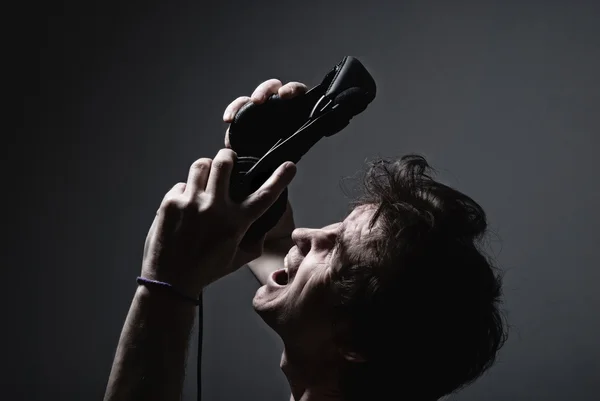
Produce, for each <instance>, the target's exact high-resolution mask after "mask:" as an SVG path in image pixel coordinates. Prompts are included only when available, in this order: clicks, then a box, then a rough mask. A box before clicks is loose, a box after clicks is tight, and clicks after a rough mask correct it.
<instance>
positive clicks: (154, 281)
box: [136, 277, 202, 306]
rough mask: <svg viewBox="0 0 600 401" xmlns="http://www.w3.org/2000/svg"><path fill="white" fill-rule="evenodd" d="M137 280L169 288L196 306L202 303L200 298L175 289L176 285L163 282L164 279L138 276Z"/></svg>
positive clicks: (140, 283) (145, 283) (142, 283)
mask: <svg viewBox="0 0 600 401" xmlns="http://www.w3.org/2000/svg"><path fill="white" fill-rule="evenodd" d="M136 281H137V283H138V284H139V285H144V286H147V284H150V285H152V284H154V285H158V286H160V287H165V288H168V289H169V290H170V291H171V292H172V293H174V294H176V295H177V296H179V297H180V298H183V299H185V300H186V301H190V302H192V303H193V304H195V305H196V306H198V305H201V303H202V301H201V300H200V299H197V298H193V297H190V296H188V295H185V294H183V293H181V292H179V291H177V289H175V287H173V286H172V285H171V284H169V283H163V282H162V281H157V280H150V279H148V278H144V277H138V278H137V280H136Z"/></svg>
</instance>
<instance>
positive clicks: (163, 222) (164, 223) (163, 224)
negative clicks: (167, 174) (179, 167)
mask: <svg viewBox="0 0 600 401" xmlns="http://www.w3.org/2000/svg"><path fill="white" fill-rule="evenodd" d="M186 186H187V185H186V184H185V183H184V182H179V183H177V184H175V185H174V186H173V188H171V189H170V190H169V192H167V193H166V195H165V196H164V198H163V200H162V202H161V203H160V207H159V208H158V210H157V212H156V217H155V218H154V222H153V223H152V226H151V227H150V231H152V232H153V233H154V232H155V231H160V230H166V231H170V230H171V229H172V228H173V227H174V226H173V225H174V224H176V222H177V219H178V215H179V210H178V209H179V203H180V197H181V194H182V193H183V192H184V191H185V189H186ZM155 223H156V224H155Z"/></svg>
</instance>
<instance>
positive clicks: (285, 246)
mask: <svg viewBox="0 0 600 401" xmlns="http://www.w3.org/2000/svg"><path fill="white" fill-rule="evenodd" d="M293 246H294V242H293V241H292V238H291V236H290V237H286V238H281V239H279V240H274V241H270V242H265V251H264V252H263V254H262V256H260V257H259V258H258V259H254V260H253V261H252V262H249V263H248V267H249V268H250V271H252V274H254V277H256V279H257V280H258V281H259V282H260V284H261V285H265V283H266V282H267V278H268V277H269V275H271V273H273V272H274V271H275V270H279V269H283V259H284V258H285V255H287V253H288V251H289V250H290V248H291V247H293Z"/></svg>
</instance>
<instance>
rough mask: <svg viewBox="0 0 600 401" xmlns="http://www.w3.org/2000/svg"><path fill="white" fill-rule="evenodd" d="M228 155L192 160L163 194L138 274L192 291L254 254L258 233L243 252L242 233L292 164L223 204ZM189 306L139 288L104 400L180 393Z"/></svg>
mask: <svg viewBox="0 0 600 401" xmlns="http://www.w3.org/2000/svg"><path fill="white" fill-rule="evenodd" d="M235 157H236V155H235V152H233V151H232V150H231V149H221V150H220V151H219V152H218V153H217V155H216V156H215V157H214V159H208V158H203V159H199V160H197V161H196V162H194V163H193V164H192V166H191V167H190V170H189V174H188V179H187V182H185V183H178V184H176V185H175V186H173V188H172V189H171V190H170V191H169V192H168V193H167V194H166V195H165V197H164V199H163V201H162V202H161V205H160V207H159V209H158V212H157V214H156V217H155V218H154V222H153V223H152V226H151V228H150V231H149V232H148V236H147V239H146V244H145V248H144V256H143V262H142V272H141V276H143V277H146V278H149V279H153V280H158V281H162V282H167V283H170V284H171V285H172V286H173V287H174V288H175V289H176V290H177V291H178V292H180V293H184V294H187V295H189V296H197V295H198V294H200V293H201V292H202V289H203V288H205V287H206V286H208V285H209V284H210V283H212V282H214V281H216V280H218V279H219V278H221V277H224V276H226V275H227V274H229V273H231V272H233V271H235V270H237V268H238V267H237V266H238V265H239V263H247V262H248V261H250V260H253V259H255V258H256V257H258V256H260V253H261V251H262V247H263V243H264V238H262V239H260V240H259V241H258V242H257V243H256V244H253V245H252V246H250V247H249V248H247V249H246V250H245V251H239V250H238V248H239V244H240V242H241V240H242V238H243V237H244V234H245V232H246V230H247V229H248V228H249V227H250V225H252V223H254V221H256V220H257V219H258V218H259V217H260V216H261V215H262V214H263V213H264V212H265V211H266V210H267V209H268V208H269V207H270V206H271V205H272V204H273V203H274V202H275V200H276V199H277V198H278V197H279V195H280V194H281V192H282V191H283V189H284V188H285V187H286V186H287V185H288V184H289V183H290V182H291V180H292V179H293V177H294V175H295V172H296V168H295V165H294V164H293V163H284V164H282V165H281V166H280V167H279V168H278V169H277V170H276V171H275V172H274V173H273V175H272V176H271V177H270V178H269V179H268V180H267V181H266V182H265V183H264V184H263V185H262V186H261V188H259V189H258V190H257V191H256V192H254V193H253V194H251V195H250V196H249V197H248V198H246V200H244V201H243V202H242V203H240V204H237V203H234V202H232V201H231V199H230V198H229V194H228V188H229V179H230V176H231V171H232V169H233V166H234V163H235ZM193 323H194V308H193V304H191V303H189V301H183V300H182V299H181V298H177V297H176V296H175V295H174V294H173V292H169V291H168V290H166V289H164V288H162V287H157V286H153V285H149V286H143V287H139V288H138V290H137V291H136V293H135V295H134V299H133V301H132V304H131V308H130V310H129V314H128V315H127V319H126V321H125V325H124V327H123V331H122V333H121V338H120V339H119V344H118V347H117V351H116V355H115V359H114V362H113V366H112V370H111V374H110V377H109V381H108V386H107V390H106V394H105V398H104V399H105V400H131V399H144V400H176V399H180V397H181V387H182V383H183V377H184V372H185V360H186V355H187V346H188V343H189V334H190V332H191V329H192V327H193Z"/></svg>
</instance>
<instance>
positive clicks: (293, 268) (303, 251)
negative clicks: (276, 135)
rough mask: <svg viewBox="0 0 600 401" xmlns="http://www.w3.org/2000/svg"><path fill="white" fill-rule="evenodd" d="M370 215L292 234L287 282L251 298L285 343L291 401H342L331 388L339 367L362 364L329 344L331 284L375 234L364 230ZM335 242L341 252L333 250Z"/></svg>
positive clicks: (360, 211) (362, 211)
mask: <svg viewBox="0 0 600 401" xmlns="http://www.w3.org/2000/svg"><path fill="white" fill-rule="evenodd" d="M372 212H373V209H372V208H370V207H366V206H365V207H360V208H356V209H355V210H353V211H352V213H350V214H349V215H348V217H347V218H346V219H345V220H344V221H343V222H339V223H334V224H331V225H328V226H326V227H323V228H321V229H307V228H298V229H296V230H294V232H293V233H292V239H293V241H294V243H295V246H294V247H293V248H292V249H290V251H289V252H288V254H287V255H286V257H285V267H287V268H288V270H289V277H290V279H289V282H288V284H287V285H285V286H279V285H277V284H276V283H275V282H274V281H273V280H271V279H269V280H268V281H267V283H266V285H264V286H262V287H261V288H259V289H258V291H257V292H256V295H255V297H254V299H253V306H254V309H255V310H256V312H257V313H258V314H259V315H260V316H261V317H262V318H263V320H264V321H265V322H266V323H267V324H268V325H269V326H270V327H271V328H273V330H275V331H276V332H277V333H278V334H279V336H280V337H281V338H282V340H283V342H284V352H283V355H282V359H281V369H282V371H283V372H284V374H285V375H286V377H287V379H288V381H289V383H290V387H291V389H292V399H295V400H298V401H318V400H342V398H341V396H340V392H339V389H338V388H337V385H336V382H337V380H338V379H339V366H340V363H342V362H343V361H344V360H349V361H354V362H357V363H360V361H361V360H362V358H361V357H360V355H357V354H354V353H352V352H351V350H344V349H340V348H339V347H338V346H336V344H335V343H334V332H333V327H332V325H331V317H332V314H333V303H332V299H331V287H330V284H331V281H332V280H333V279H334V277H335V272H336V270H339V269H340V268H341V267H342V265H343V263H344V262H349V261H352V260H353V257H354V255H353V253H352V250H357V249H360V248H361V247H362V246H364V244H365V243H367V242H368V240H369V238H371V237H372V236H373V235H374V233H373V232H371V230H369V228H368V222H369V219H370V217H371V216H372ZM338 239H339V240H341V242H342V245H341V248H340V249H336V248H335V244H336V241H337V240H338ZM342 251H343V252H342Z"/></svg>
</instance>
